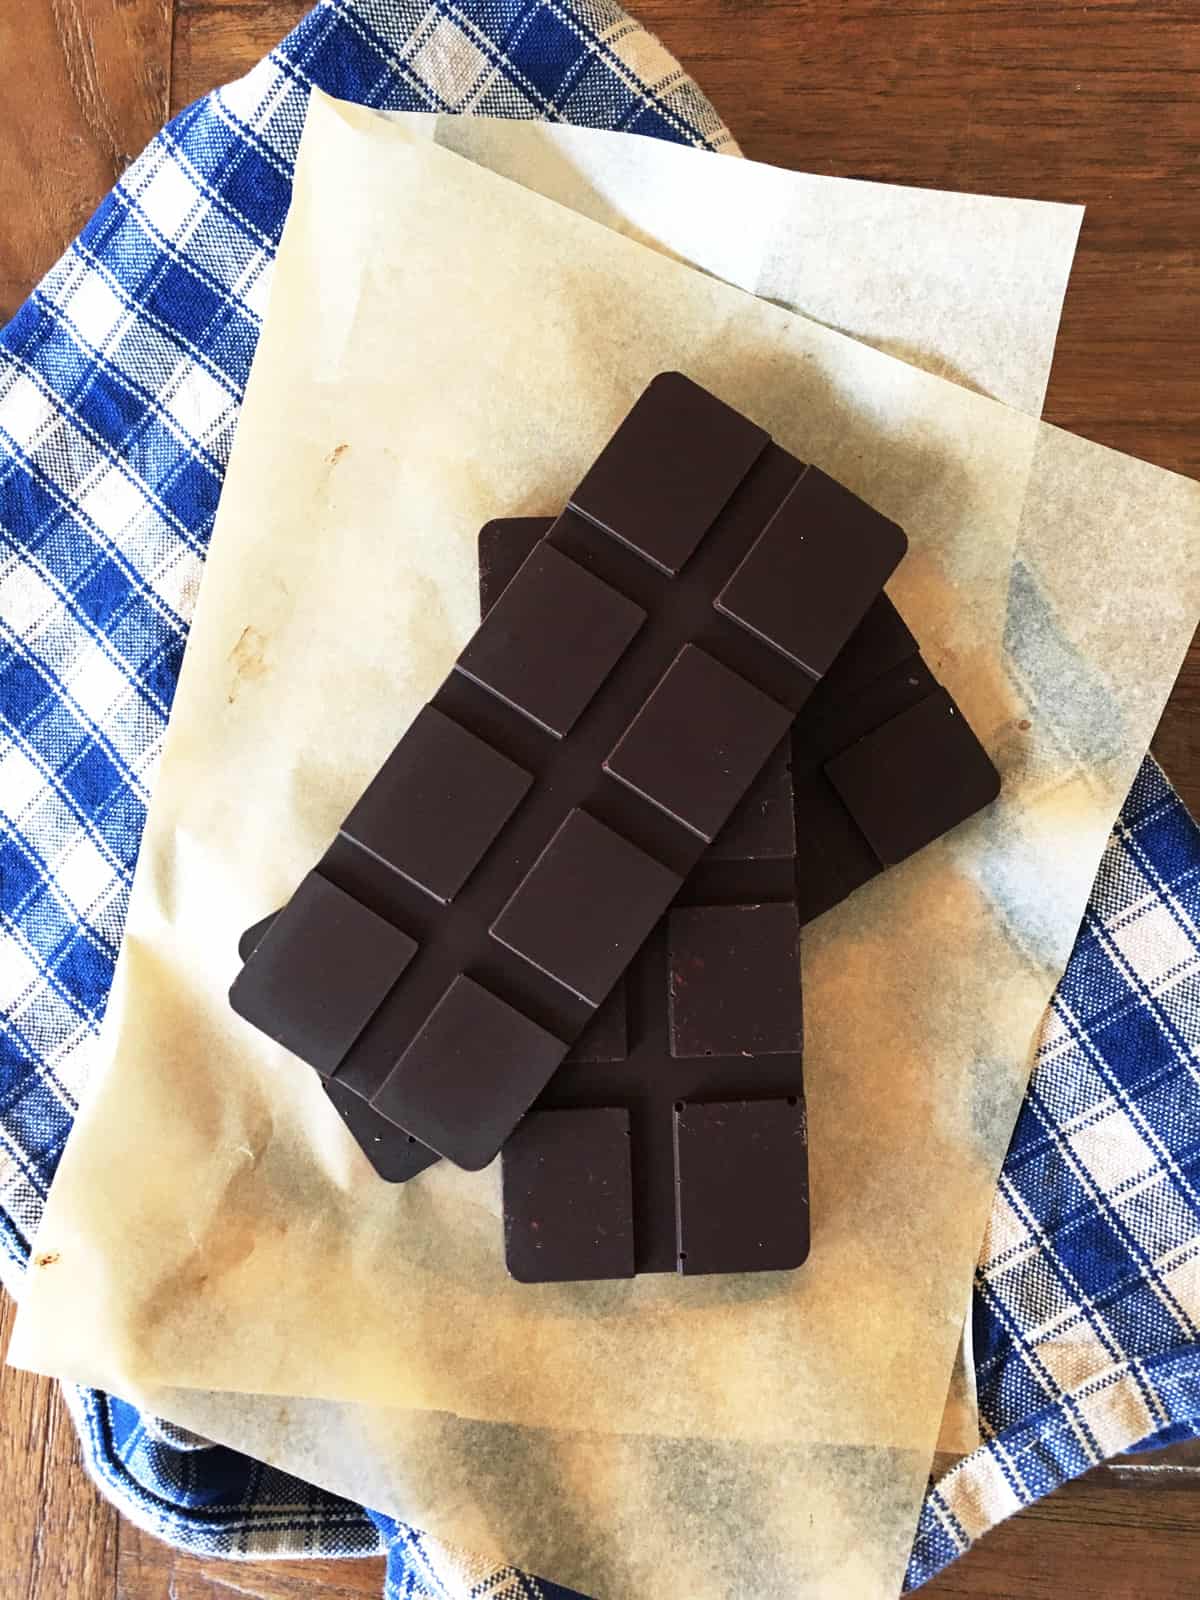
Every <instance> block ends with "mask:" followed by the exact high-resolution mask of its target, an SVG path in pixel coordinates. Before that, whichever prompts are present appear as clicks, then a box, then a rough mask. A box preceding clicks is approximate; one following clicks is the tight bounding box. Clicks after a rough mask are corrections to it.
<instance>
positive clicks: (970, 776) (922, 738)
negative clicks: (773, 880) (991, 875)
mask: <svg viewBox="0 0 1200 1600" xmlns="http://www.w3.org/2000/svg"><path fill="white" fill-rule="evenodd" d="M552 526H553V522H552V520H551V519H550V518H548V517H501V518H497V519H496V520H495V521H493V522H489V523H488V524H487V525H486V526H485V527H484V528H482V529H481V530H480V534H479V571H480V586H481V594H482V595H484V596H485V597H486V596H487V595H492V596H495V595H497V594H498V593H501V592H502V591H503V589H504V587H505V586H506V585H507V583H508V582H509V581H510V579H511V578H512V577H513V575H514V574H515V573H516V571H517V570H518V568H519V567H520V565H521V563H522V561H524V560H525V558H526V557H527V556H528V554H529V552H530V551H531V550H532V549H533V548H534V546H535V545H536V544H537V542H538V540H539V539H541V538H543V537H544V536H545V535H546V533H547V532H548V531H549V530H550V528H551V527H552ZM790 748H791V764H792V778H791V792H792V805H793V809H794V813H795V839H796V903H797V908H798V910H799V913H800V921H801V923H807V922H811V921H813V919H814V918H815V917H819V916H820V915H821V914H822V913H823V912H825V911H828V910H830V909H831V908H832V907H833V906H835V905H838V904H840V903H841V901H843V900H844V899H846V897H847V896H848V895H850V894H852V893H853V892H854V890H855V889H858V888H860V887H861V886H862V885H863V884H864V883H867V882H868V881H869V880H870V879H871V878H874V877H876V876H877V875H878V874H879V873H881V872H883V871H884V870H885V869H886V868H888V867H893V866H898V865H899V863H900V862H902V861H905V860H907V859H908V857H909V856H911V855H915V854H916V852H917V851H918V850H922V849H924V847H925V846H926V845H928V844H932V842H933V841H934V840H935V839H939V838H941V836H942V835H943V834H945V833H948V832H949V831H950V829H951V828H955V827H957V826H958V824H959V823H960V822H965V821H966V820H967V818H968V817H972V816H974V815H975V813H976V812H977V811H981V810H982V809H983V808H984V807H985V806H987V805H990V804H991V802H992V801H993V800H994V799H995V798H996V796H997V795H998V794H999V792H1000V774H999V773H998V772H997V771H996V768H995V766H994V765H993V764H992V762H991V760H990V758H989V757H988V754H987V751H986V750H985V749H984V748H983V746H982V745H981V744H980V742H979V740H978V739H977V738H976V736H975V734H974V732H973V731H972V729H971V726H970V724H969V723H968V722H967V719H966V718H965V717H964V716H963V714H962V712H961V711H960V710H959V708H958V706H957V705H956V704H955V702H954V700H953V698H952V697H951V695H950V694H949V693H948V691H947V690H946V689H944V688H943V687H942V686H941V684H939V683H938V681H937V678H936V677H935V676H934V674H933V672H932V671H931V670H930V668H929V667H928V665H927V664H926V662H925V660H924V658H923V657H922V655H921V651H920V646H919V645H918V643H917V641H916V639H915V638H914V637H913V635H912V633H911V632H910V630H909V628H908V626H907V624H906V623H905V621H904V619H903V617H902V616H901V615H900V613H899V612H898V611H897V610H896V607H895V606H894V605H893V604H892V602H891V601H890V600H889V599H888V597H887V595H885V594H881V595H880V596H879V598H878V599H877V600H875V601H874V603H873V604H872V605H871V607H870V609H869V610H868V611H867V614H866V616H865V617H864V618H863V620H862V621H861V623H860V624H859V625H858V627H857V628H856V629H855V630H854V632H853V634H852V635H851V637H850V640H849V642H848V643H847V644H846V646H845V648H844V649H843V650H842V651H841V653H840V654H839V655H838V657H837V659H836V660H835V661H834V663H833V665H832V666H831V667H830V669H829V671H828V672H827V673H826V674H825V676H824V677H823V678H822V679H821V682H820V683H819V684H818V685H817V687H816V688H815V689H814V690H813V693H812V697H811V698H810V699H809V701H808V704H807V705H806V706H805V707H804V709H803V710H802V711H801V712H800V714H799V715H798V716H797V717H796V719H795V721H794V722H793V723H792V733H791V747H790ZM764 803H765V802H764ZM790 836H791V835H790V833H789V837H790ZM735 839H736V835H735V834H734V832H733V830H732V828H731V827H727V828H726V829H725V831H724V833H723V834H722V836H721V839H720V840H718V841H717V842H716V844H714V845H710V847H709V849H708V851H707V853H706V855H705V858H704V859H705V862H706V868H711V863H712V862H713V861H714V860H715V859H719V858H720V853H721V851H723V850H726V849H728V848H730V846H731V844H732V843H734V842H735ZM745 870H746V869H745V867H742V868H739V872H740V873H741V874H743V875H744V873H745ZM731 890H732V892H734V893H749V892H750V885H749V884H748V883H747V882H746V881H745V878H744V876H743V877H742V878H741V879H740V880H739V882H737V883H736V884H732V885H731Z"/></svg>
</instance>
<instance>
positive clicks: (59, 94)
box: [0, 0, 171, 322]
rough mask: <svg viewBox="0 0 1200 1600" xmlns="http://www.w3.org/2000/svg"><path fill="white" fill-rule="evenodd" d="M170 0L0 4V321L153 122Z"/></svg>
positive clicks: (163, 80) (162, 105)
mask: <svg viewBox="0 0 1200 1600" xmlns="http://www.w3.org/2000/svg"><path fill="white" fill-rule="evenodd" d="M170 57H171V0H3V3H0V217H2V218H3V227H2V228H0V322H4V321H6V320H7V318H8V317H9V316H10V315H11V313H12V312H13V311H14V310H15V309H16V308H17V306H18V305H20V303H21V301H22V300H23V299H24V298H25V296H26V295H27V294H28V293H29V289H30V287H31V286H32V284H33V283H34V282H35V281H36V280H37V279H38V278H39V277H40V276H41V275H42V273H43V272H45V271H46V269H47V267H49V266H50V265H51V264H52V263H53V261H54V260H55V258H56V257H57V256H58V255H59V254H60V252H61V251H62V250H63V248H64V246H65V245H66V244H67V243H68V242H69V241H70V239H71V238H72V237H73V236H74V235H75V234H76V233H77V232H78V231H79V229H80V228H81V227H82V226H83V224H84V223H85V222H86V221H87V218H88V216H89V215H90V214H91V212H92V211H93V210H94V209H95V207H96V205H97V203H98V201H99V200H100V199H101V197H102V196H103V195H104V193H105V191H106V190H108V189H110V188H111V187H112V185H113V183H114V182H115V181H116V179H117V178H118V177H119V176H120V175H121V173H122V171H123V170H124V169H125V167H127V166H128V165H129V163H130V161H132V159H133V157H134V156H135V155H136V154H137V153H138V151H139V150H140V149H141V148H142V146H143V145H144V144H145V143H146V142H147V140H149V139H150V138H151V137H152V136H153V134H154V133H155V132H156V131H157V130H158V128H159V126H160V125H161V123H162V121H163V119H164V117H165V115H166V110H167V104H168V99H169V89H170Z"/></svg>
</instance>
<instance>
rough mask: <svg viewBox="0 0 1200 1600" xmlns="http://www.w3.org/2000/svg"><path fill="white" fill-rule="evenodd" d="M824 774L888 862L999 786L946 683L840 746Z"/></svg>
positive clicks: (979, 805)
mask: <svg viewBox="0 0 1200 1600" xmlns="http://www.w3.org/2000/svg"><path fill="white" fill-rule="evenodd" d="M825 775H826V777H827V778H828V779H829V781H830V783H831V784H832V785H833V787H834V789H835V790H836V791H837V793H838V796H839V798H840V799H841V800H842V802H843V804H844V805H845V807H846V809H847V811H849V813H850V815H851V816H852V817H853V818H854V820H855V822H856V823H857V824H858V826H859V828H860V829H861V830H862V832H863V834H864V835H865V837H866V839H867V841H868V843H869V844H870V846H871V849H872V850H873V851H874V852H875V855H876V856H877V857H878V859H879V860H880V861H881V862H882V863H883V865H884V866H885V867H889V866H892V865H894V863H896V862H897V861H904V860H906V859H907V858H908V857H909V856H911V855H913V854H915V852H916V851H918V850H920V849H922V848H923V847H924V846H925V845H927V844H929V843H930V841H931V840H933V839H937V838H940V837H941V835H942V834H943V833H946V832H947V831H948V830H949V829H950V828H952V827H953V826H954V825H955V823H956V822H958V821H959V820H960V819H961V818H962V817H964V816H970V815H971V814H972V813H973V812H976V811H979V810H981V809H982V807H984V806H986V805H990V804H991V802H992V801H993V800H994V799H995V798H996V796H997V795H998V794H999V792H1000V778H999V774H998V773H997V771H996V769H995V767H993V766H992V763H991V762H990V761H989V760H988V758H987V756H986V755H985V754H984V752H983V749H982V748H981V746H980V744H979V741H978V740H977V739H976V738H975V736H974V734H972V732H971V730H970V728H969V727H968V726H967V722H966V719H965V717H963V715H962V713H961V712H960V711H959V709H958V707H957V706H956V705H955V704H954V701H953V700H951V698H950V696H949V695H948V694H947V693H946V691H945V690H944V689H938V690H936V691H935V692H934V693H933V694H931V695H929V696H928V697H927V698H926V699H924V700H920V701H918V702H917V704H916V705H914V706H910V707H909V708H908V710H907V711H902V712H901V713H900V715H899V716H896V717H893V718H892V720H891V721H890V722H886V723H884V725H883V727H882V728H877V729H875V731H874V732H873V733H869V734H866V735H865V736H864V737H863V738H861V739H859V740H858V742H857V743H856V744H852V745H850V747H849V748H848V749H846V750H843V751H842V752H841V754H840V755H837V756H835V757H834V758H833V760H832V761H829V762H827V763H826V765H825Z"/></svg>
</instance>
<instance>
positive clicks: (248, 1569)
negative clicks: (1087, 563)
mask: <svg viewBox="0 0 1200 1600" xmlns="http://www.w3.org/2000/svg"><path fill="white" fill-rule="evenodd" d="M306 9H307V6H306V5H305V4H304V3H303V0H221V3H216V4H214V3H211V0H174V4H172V0H23V3H20V0H0V207H2V209H0V215H2V216H3V217H4V219H5V227H4V230H3V233H2V235H0V316H3V314H4V312H5V311H6V310H11V309H12V307H14V306H15V305H16V304H17V303H18V302H19V300H20V299H21V298H22V296H23V295H24V294H25V293H27V292H28V290H29V288H30V287H31V286H32V284H33V282H34V281H35V280H36V278H37V276H38V275H39V274H40V273H41V272H42V271H43V270H44V269H45V267H46V266H47V265H49V263H50V262H51V261H52V260H53V258H54V256H55V255H56V254H57V253H58V251H59V250H61V249H62V248H63V246H64V245H65V244H66V243H67V242H68V241H69V240H70V238H71V237H72V236H73V234H74V233H75V232H76V231H77V230H78V228H79V226H80V224H81V223H82V221H83V220H84V219H85V217H86V216H87V214H88V213H89V212H90V210H91V209H92V207H93V206H94V205H95V204H96V202H97V201H98V200H99V199H100V197H101V196H102V194H103V193H104V191H105V190H106V189H107V188H108V187H109V185H110V184H111V183H112V181H113V179H114V178H115V177H116V176H117V174H118V173H119V171H120V170H121V168H122V167H123V166H124V165H125V164H126V162H127V161H128V159H129V157H130V156H132V155H133V154H135V153H136V152H137V150H138V149H139V148H140V147H141V145H142V144H143V143H145V141H146V140H147V139H148V138H149V137H150V135H151V134H152V133H153V131H154V129H155V128H156V127H157V125H158V124H159V122H161V120H162V119H163V117H164V115H165V113H166V110H167V107H168V104H169V106H170V109H171V110H172V111H174V110H178V109H179V108H180V107H182V106H184V105H186V104H188V103H189V102H190V101H192V100H194V99H195V98H197V97H198V96H199V95H201V94H204V93H206V92H207V91H208V90H209V89H210V88H212V87H213V85H214V84H216V83H218V82H221V81H224V80H226V79H228V78H231V77H235V76H237V75H238V74H239V73H241V72H244V71H246V70H248V69H249V68H250V67H251V66H253V65H254V63H255V62H256V61H257V60H258V59H259V57H260V56H261V55H262V54H263V53H264V52H265V51H266V50H267V49H269V48H270V47H271V46H272V45H273V44H274V43H275V42H276V41H277V40H278V39H279V38H280V37H281V36H282V35H283V34H284V33H285V32H286V31H287V30H288V29H289V28H290V27H291V26H292V25H293V24H294V23H295V22H296V21H298V20H299V18H300V17H301V16H302V15H303V13H304V11H305V10H306ZM635 9H636V10H637V12H638V15H639V16H640V18H641V20H643V21H644V22H645V23H646V25H647V26H648V27H650V28H651V29H653V30H654V31H655V32H657V33H658V34H660V36H661V37H662V38H663V40H664V42H665V43H666V44H667V45H668V47H669V48H670V49H672V50H673V51H674V52H675V54H676V55H678V56H679V57H680V58H681V59H682V60H683V62H684V64H685V65H686V66H687V67H688V68H689V69H690V70H691V71H692V72H693V73H694V74H695V75H696V77H697V78H698V79H699V81H700V82H701V83H702V84H703V85H704V87H705V89H706V90H707V91H708V93H709V94H710V95H711V96H712V98H713V100H714V101H715V103H716V104H717V105H718V107H719V108H720V110H721V112H722V114H723V115H724V117H725V118H726V120H727V121H728V123H729V124H730V126H731V127H732V128H733V130H734V132H735V133H736V135H737V137H738V138H739V140H740V141H741V144H742V146H743V148H744V150H745V152H746V154H747V155H749V156H752V157H755V158H757V159H759V160H764V161H774V162H777V163H780V164H782V165H787V166H795V167H801V168H805V169H807V170H809V171H816V172H828V173H835V174H838V175H841V176H845V177H856V176H858V177H872V178H881V179H887V180H891V181H895V182H903V183H914V184H925V185H936V186H943V187H948V188H957V189H971V190H979V191H982V192H992V193H1006V194H1021V195H1031V196H1039V197H1042V198H1047V199H1064V200H1082V201H1085V202H1086V203H1087V206H1088V215H1087V219H1086V222H1085V225H1084V230H1083V234H1082V237H1081V240H1080V250H1079V255H1078V258H1077V262H1076V268H1075V272H1074V275H1073V278H1072V281H1071V286H1070V289H1069V292H1068V295H1067V303H1066V308H1065V312H1064V317H1063V326H1062V334H1061V338H1060V341H1059V346H1058V352H1057V355H1056V358H1055V365H1054V373H1053V377H1052V380H1051V385H1050V392H1049V396H1048V400H1047V408H1046V415H1047V418H1048V420H1050V421H1053V422H1057V423H1059V424H1060V425H1062V426H1064V427H1069V428H1072V429H1074V430H1075V431H1077V432H1080V433H1083V434H1085V435H1087V436H1088V437H1089V438H1093V439H1097V440H1099V441H1100V442H1102V443H1105V444H1110V445H1113V446H1115V447H1117V448H1119V449H1123V450H1127V451H1129V452H1131V453H1132V454H1135V455H1140V456H1143V457H1145V458H1146V459H1148V460H1151V461H1154V462H1156V463H1157V464H1159V465H1160V466H1164V467H1170V468H1174V469H1175V470H1177V471H1183V472H1187V473H1189V474H1191V475H1192V476H1200V428H1198V427H1197V425H1196V411H1197V405H1196V401H1197V380H1196V374H1197V372H1200V162H1198V161H1197V159H1196V153H1195V152H1196V148H1197V144H1198V142H1200V98H1198V96H1197V90H1198V89H1200V26H1198V24H1200V5H1198V4H1197V0H1174V3H1166V4H1153V3H1148V0H1101V3H1098V4H1096V3H1093V4H1082V3H1079V0H1026V3H1020V0H927V3H925V4H908V3H905V0H899V3H894V4H893V3H889V0H843V3H840V4H835V3H833V0H642V3H641V4H639V5H636V7H635ZM1080 593H1081V599H1082V600H1083V602H1084V603H1086V574H1081V575H1080ZM1155 750H1156V752H1157V753H1158V754H1159V756H1160V759H1162V761H1163V763H1164V765H1165V766H1166V768H1167V771H1168V772H1169V773H1170V775H1171V776H1172V778H1173V779H1174V780H1175V782H1176V783H1177V784H1178V786H1179V787H1180V789H1181V791H1182V793H1183V794H1184V797H1185V798H1186V799H1187V800H1188V802H1189V804H1190V805H1191V806H1192V808H1193V810H1196V811H1197V812H1200V648H1198V647H1197V646H1196V645H1193V649H1192V653H1191V655H1190V657H1189V660H1188V662H1187V663H1186V665H1185V667H1184V671H1183V673H1182V675H1181V677H1180V681H1179V684H1178V685H1177V687H1176V690H1175V693H1174V694H1173V696H1172V699H1171V703H1170V705H1169V706H1168V709H1167V713H1166V716H1165V717H1164V720H1163V725H1162V727H1161V728H1160V730H1159V734H1158V737H1157V738H1156V741H1155ZM3 1316H4V1318H5V1322H4V1323H2V1324H0V1327H3V1326H5V1325H6V1321H7V1311H5V1312H4V1313H3ZM0 1425H2V1428H3V1437H4V1441H5V1445H6V1448H5V1449H4V1450H3V1452H2V1454H0V1507H3V1515H0V1596H2V1597H3V1600H9V1596H12V1597H13V1600H52V1597H53V1600H59V1597H65V1600H168V1597H169V1600H232V1597H234V1596H238V1595H253V1596H256V1597H258V1600H295V1597H297V1596H299V1595H302V1594H303V1595H305V1596H312V1597H314V1600H316V1597H322V1600H326V1597H327V1600H349V1597H361V1596H366V1595H370V1596H375V1595H378V1593H379V1592H380V1584H381V1564H380V1563H379V1562H377V1561H372V1562H339V1563H331V1562H317V1563H309V1562H303V1563H299V1562H289V1563H271V1564H266V1563H253V1564H237V1565H228V1564H222V1563H219V1562H213V1561H204V1560H198V1559H197V1558H195V1557H189V1556H184V1555H181V1554H179V1553H178V1552H176V1551H173V1550H169V1549H167V1548H166V1547H165V1546H163V1545H160V1544H158V1543H156V1542H155V1541H154V1540H152V1539H151V1538H149V1537H148V1536H147V1535H146V1534H143V1533H142V1532H141V1531H140V1530H138V1529H136V1528H133V1527H131V1526H130V1525H129V1524H127V1523H123V1522H119V1521H118V1519H117V1518H116V1517H115V1514H114V1513H113V1512H112V1511H110V1510H109V1509H108V1508H107V1507H106V1506H105V1505H104V1504H103V1503H102V1502H101V1501H100V1500H99V1498H98V1496H97V1495H96V1493H95V1491H94V1490H92V1488H91V1487H90V1485H89V1484H88V1483H87V1481H86V1479H85V1478H84V1477H83V1475H82V1473H81V1472H80V1471H79V1469H78V1465H77V1452H76V1449H75V1444H74V1437H73V1432H72V1430H71V1427H70V1422H69V1419H68V1418H67V1417H66V1414H65V1411H64V1410H63V1407H62V1404H61V1401H60V1400H59V1399H58V1398H57V1395H56V1393H55V1390H54V1388H53V1386H51V1385H49V1384H46V1383H44V1382H42V1381H41V1380H38V1379H32V1378H30V1377H28V1376H27V1375H26V1374H23V1373H15V1372H11V1371H8V1370H5V1371H4V1372H3V1373H2V1374H0ZM1198 1564H1200V1449H1198V1448H1197V1447H1196V1446H1188V1447H1183V1448H1181V1449H1178V1450H1176V1451H1172V1452H1168V1453H1166V1454H1165V1455H1162V1456H1157V1457H1151V1458H1144V1457H1143V1458H1139V1459H1138V1460H1137V1461H1136V1462H1131V1463H1126V1464H1124V1465H1119V1466H1109V1467H1104V1468H1100V1469H1097V1470H1096V1471H1095V1472H1093V1473H1091V1474H1089V1475H1088V1477H1086V1478H1085V1479H1082V1480H1080V1481H1079V1482H1077V1483H1074V1484H1069V1485H1067V1486H1066V1487H1065V1488H1063V1489H1061V1490H1060V1491H1059V1492H1058V1493H1056V1494H1055V1495H1052V1496H1051V1497H1050V1498H1049V1499H1047V1500H1045V1501H1043V1502H1041V1503H1040V1504H1039V1505H1037V1506H1034V1507H1031V1508H1030V1509H1029V1510H1027V1511H1025V1512H1023V1513H1022V1514H1021V1515H1020V1516H1018V1517H1016V1518H1014V1519H1012V1520H1011V1521H1010V1522H1008V1523H1006V1524H1004V1526H1003V1527H1001V1528H1000V1529H998V1530H997V1531H996V1532H995V1533H993V1534H991V1535H989V1536H988V1537H987V1538H986V1539H984V1540H983V1541H982V1542H981V1543H980V1544H979V1545H978V1546H976V1548H975V1549H974V1550H973V1551H972V1552H971V1553H970V1554H969V1555H968V1556H967V1557H966V1558H965V1559H964V1560H962V1561H960V1562H958V1563H956V1564H955V1565H954V1566H953V1567H952V1568H950V1569H949V1570H948V1571H947V1573H946V1574H945V1575H944V1576H943V1577H941V1578H940V1579H938V1580H936V1581H935V1582H934V1583H932V1584H930V1585H928V1586H927V1587H926V1588H925V1589H924V1590H922V1594H923V1595H928V1596H930V1597H931V1600H951V1597H968V1596H969V1597H971V1600H1043V1597H1044V1600H1135V1597H1136V1600H1183V1597H1186V1596H1190V1595H1193V1594H1196V1593H1198V1592H1200V1580H1198V1579H1197V1577H1196V1573H1197V1571H1198V1570H1200V1565H1198ZM846 1600H855V1597H853V1596H847V1597H846Z"/></svg>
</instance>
